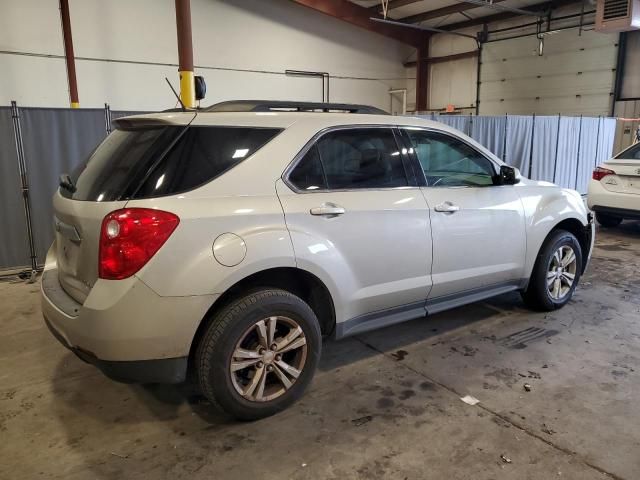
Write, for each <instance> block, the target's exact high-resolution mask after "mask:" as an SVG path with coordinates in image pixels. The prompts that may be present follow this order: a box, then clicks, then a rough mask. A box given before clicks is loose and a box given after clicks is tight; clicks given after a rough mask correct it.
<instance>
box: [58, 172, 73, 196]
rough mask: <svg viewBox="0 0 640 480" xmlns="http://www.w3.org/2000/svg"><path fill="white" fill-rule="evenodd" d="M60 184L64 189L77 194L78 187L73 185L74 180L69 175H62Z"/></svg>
mask: <svg viewBox="0 0 640 480" xmlns="http://www.w3.org/2000/svg"><path fill="white" fill-rule="evenodd" d="M59 184H60V186H61V187H62V188H64V189H65V190H68V191H70V192H71V193H75V191H76V185H75V184H74V183H73V180H71V176H70V175H69V174H68V173H63V174H62V175H60V182H59Z"/></svg>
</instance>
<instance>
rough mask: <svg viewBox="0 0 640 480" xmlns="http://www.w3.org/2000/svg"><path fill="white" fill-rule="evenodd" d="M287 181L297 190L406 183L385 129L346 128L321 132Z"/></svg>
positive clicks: (390, 132)
mask: <svg viewBox="0 0 640 480" xmlns="http://www.w3.org/2000/svg"><path fill="white" fill-rule="evenodd" d="M289 181H290V182H291V183H293V184H294V185H295V186H296V187H297V188H299V189H300V190H315V189H325V188H326V189H329V190H351V189H359V188H393V187H404V186H407V185H408V184H409V183H408V181H407V175H406V173H405V170H404V165H403V163H402V157H401V155H400V150H399V149H398V145H397V143H396V140H395V138H394V135H393V132H392V131H391V129H387V128H348V129H345V130H337V131H333V132H329V133H327V134H325V135H323V136H322V137H320V139H319V140H318V142H317V143H316V145H314V147H313V148H312V149H311V150H309V152H308V153H307V154H306V155H305V157H304V158H303V159H302V160H301V162H300V163H299V164H298V165H297V166H296V168H295V169H294V170H293V171H292V172H291V174H290V175H289ZM310 187H311V188H310Z"/></svg>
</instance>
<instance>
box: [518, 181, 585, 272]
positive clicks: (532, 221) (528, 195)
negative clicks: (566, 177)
mask: <svg viewBox="0 0 640 480" xmlns="http://www.w3.org/2000/svg"><path fill="white" fill-rule="evenodd" d="M520 197H521V199H522V203H523V206H524V211H525V217H526V228H527V258H526V261H525V275H526V277H527V278H528V277H529V276H530V275H531V272H532V271H533V266H534V264H535V262H536V258H537V256H538V253H539V252H540V249H541V248H542V244H543V243H544V241H545V239H546V238H547V237H548V236H549V233H551V231H552V230H553V229H554V228H555V227H556V226H557V225H558V224H560V223H561V222H563V221H565V220H576V221H578V222H580V224H581V225H582V226H583V227H587V226H588V225H589V216H588V215H589V212H588V210H587V208H586V206H585V204H584V201H583V200H582V197H581V196H580V194H579V193H578V192H576V191H575V190H571V189H566V188H560V187H556V186H550V185H549V186H545V185H542V186H527V187H525V188H524V189H523V191H522V192H521V195H520ZM585 254H587V253H586V252H585Z"/></svg>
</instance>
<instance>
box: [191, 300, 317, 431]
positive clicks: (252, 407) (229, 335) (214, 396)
mask: <svg viewBox="0 0 640 480" xmlns="http://www.w3.org/2000/svg"><path fill="white" fill-rule="evenodd" d="M272 316H281V317H287V318H289V319H291V320H293V321H294V322H295V323H296V324H297V325H298V326H300V328H301V329H302V332H303V333H304V336H305V337H306V345H307V349H306V360H305V361H304V366H303V367H302V368H301V373H300V374H299V376H298V378H297V379H296V380H295V381H294V382H293V385H292V386H291V387H290V388H289V389H288V390H286V391H284V393H282V395H281V396H279V397H277V398H274V399H272V400H269V401H261V402H258V401H253V400H249V399H247V398H245V397H243V396H242V395H241V394H240V393H239V392H238V391H237V390H236V387H234V383H233V382H234V381H233V379H232V374H231V372H230V365H231V362H232V357H233V355H234V350H235V348H236V344H237V343H238V341H239V340H240V339H241V338H242V336H243V334H244V333H245V332H246V331H247V330H248V329H249V328H250V327H251V326H252V325H254V324H255V323H256V322H259V321H260V320H262V319H265V318H269V317H272ZM321 348H322V336H321V333H320V327H319V322H318V319H317V318H316V316H315V314H314V313H313V310H311V308H310V307H309V305H307V304H306V303H305V302H304V301H303V300H301V299H300V298H299V297H297V296H295V295H293V294H291V293H289V292H287V291H285V290H279V289H261V290H256V291H252V292H250V293H247V294H246V295H245V296H243V297H241V298H238V299H237V300H234V301H232V302H231V303H229V304H228V305H227V306H225V307H224V308H223V309H221V310H220V311H219V312H217V313H216V314H215V315H214V316H213V318H211V321H210V322H209V324H208V326H207V328H206V330H205V332H204V334H203V336H202V339H201V341H200V343H199V345H198V348H197V350H196V356H195V367H196V375H197V378H198V384H199V386H200V389H201V391H202V394H203V395H204V396H205V397H207V399H209V400H210V401H211V402H212V403H213V404H214V405H216V406H218V407H219V408H220V409H221V410H223V411H224V412H226V413H227V414H229V415H231V416H233V417H235V418H236V419H238V420H257V419H260V418H264V417H268V416H271V415H273V414H275V413H278V412H280V411H281V410H284V409H285V408H287V407H289V406H290V405H291V404H293V403H294V402H296V401H297V400H298V399H299V398H300V397H301V396H302V394H303V393H304V391H305V390H306V388H307V386H308V385H309V383H310V382H311V380H312V378H313V375H314V373H315V370H316V367H317V365H318V360H319V359H320V351H321ZM265 368H266V367H265ZM271 368H274V367H271ZM254 375H255V373H254ZM268 378H271V380H270V381H271V382H273V375H272V376H271V377H268Z"/></svg>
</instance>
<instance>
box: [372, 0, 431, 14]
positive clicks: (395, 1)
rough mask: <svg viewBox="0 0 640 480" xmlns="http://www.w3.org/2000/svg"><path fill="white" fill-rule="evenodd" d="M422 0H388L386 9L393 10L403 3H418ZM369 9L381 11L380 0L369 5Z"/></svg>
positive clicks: (403, 4) (402, 5)
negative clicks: (371, 5)
mask: <svg viewBox="0 0 640 480" xmlns="http://www.w3.org/2000/svg"><path fill="white" fill-rule="evenodd" d="M421 1H422V0H389V6H388V7H387V9H388V10H393V9H394V8H400V7H404V6H405V5H411V4H412V3H418V2H421ZM369 10H370V11H373V12H382V4H381V3H380V1H378V2H377V4H376V5H374V6H373V7H369Z"/></svg>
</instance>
